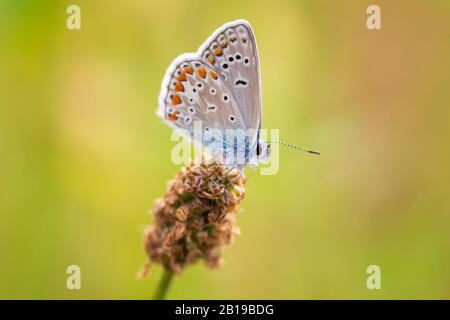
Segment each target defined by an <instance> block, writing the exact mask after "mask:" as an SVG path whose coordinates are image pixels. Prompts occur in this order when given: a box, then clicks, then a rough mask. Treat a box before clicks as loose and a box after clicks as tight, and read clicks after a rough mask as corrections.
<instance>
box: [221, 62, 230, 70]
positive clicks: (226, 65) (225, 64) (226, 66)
mask: <svg viewBox="0 0 450 320" xmlns="http://www.w3.org/2000/svg"><path fill="white" fill-rule="evenodd" d="M228 67H229V66H228V63H226V62H225V63H223V64H222V68H223V69H224V70H227V69H228Z"/></svg>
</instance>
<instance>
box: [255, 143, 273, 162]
mask: <svg viewBox="0 0 450 320" xmlns="http://www.w3.org/2000/svg"><path fill="white" fill-rule="evenodd" d="M256 156H257V157H258V159H259V161H266V160H267V159H268V158H269V157H270V143H268V142H264V141H259V142H258V144H257V145H256Z"/></svg>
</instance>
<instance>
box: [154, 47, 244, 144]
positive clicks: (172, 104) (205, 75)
mask: <svg viewBox="0 0 450 320" xmlns="http://www.w3.org/2000/svg"><path fill="white" fill-rule="evenodd" d="M157 113H158V115H159V116H160V117H161V118H163V119H164V120H165V122H167V123H168V124H169V125H170V126H171V127H172V128H181V129H185V130H187V132H188V133H189V135H190V137H191V138H192V139H193V140H194V142H199V143H202V144H204V143H205V141H204V139H205V138H210V137H211V134H213V133H214V134H217V133H218V134H220V135H224V134H225V131H226V129H239V128H244V126H245V124H244V119H243V117H242V115H241V112H240V111H239V108H238V104H237V101H236V99H235V97H234V95H233V93H232V91H231V90H230V88H229V87H228V85H227V83H226V82H225V81H224V79H223V78H222V77H221V76H220V74H219V72H218V71H217V70H216V69H215V68H214V67H213V66H212V65H211V64H210V63H209V62H208V61H207V60H205V59H203V58H201V57H199V56H198V55H196V54H183V55H181V56H179V57H178V58H176V59H175V60H174V61H173V62H172V64H171V66H170V67H169V69H168V70H167V72H166V76H165V77H164V80H163V83H162V88H161V94H160V97H159V107H158V112H157ZM199 121H201V124H202V130H203V132H202V134H201V135H200V136H198V135H197V134H194V133H195V132H194V128H195V123H196V122H197V123H198V122H199ZM208 134H209V135H208ZM210 146H211V145H210ZM212 147H213V149H215V150H213V151H214V152H223V151H224V148H223V145H222V143H219V144H217V145H214V144H212Z"/></svg>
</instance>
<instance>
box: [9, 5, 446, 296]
mask: <svg viewBox="0 0 450 320" xmlns="http://www.w3.org/2000/svg"><path fill="white" fill-rule="evenodd" d="M372 3H376V4H378V5H380V7H381V12H382V16H381V18H382V28H383V29H382V30H380V31H369V30H368V29H367V28H366V18H367V14H366V8H367V6H368V5H369V4H372ZM71 4H77V5H79V6H80V8H81V30H68V29H67V28H66V19H67V17H68V14H67V13H66V8H67V6H69V5H71ZM449 14H450V2H449V1H444V0H441V1H438V0H434V1H426V2H425V1H419V0H416V1H407V0H402V1H401V0H398V1H381V0H378V1H364V0H354V1H351V0H345V1H332V0H328V1H324V0H310V1H294V0H292V1H273V0H272V1H267V0H261V1H237V0H235V1H231V0H230V1H221V2H219V1H195V0H193V1H170V2H169V1H167V2H163V1H148V0H132V1H130V0H127V1H124V0H122V1H114V2H112V1H106V0H101V1H87V0H85V1H33V0H29V1H24V0H16V1H6V0H1V1H0V153H1V156H0V298H11V299H18V298H25V299H82V298H87V299H99V298H112V299H118V298H126V299H128V298H134V299H147V298H149V297H151V296H152V293H153V291H154V289H155V287H156V285H157V282H158V280H159V278H160V275H161V271H162V270H161V268H160V267H159V266H155V265H154V266H153V268H152V274H151V276H150V277H149V278H147V279H145V280H143V281H138V280H136V279H135V274H136V272H137V271H138V270H139V268H140V267H141V266H142V264H143V263H144V262H145V260H146V255H145V253H144V249H143V244H142V231H143V229H144V228H145V225H147V224H148V223H150V222H151V217H150V216H149V215H147V213H148V210H149V209H151V208H152V206H153V202H154V200H155V199H156V198H158V197H161V196H162V195H163V194H164V191H165V186H166V182H167V181H168V180H169V179H170V178H171V177H173V175H174V174H175V173H176V172H177V170H178V169H179V166H175V165H173V164H172V163H171V160H170V151H171V148H172V146H173V145H174V142H171V141H170V134H171V130H170V129H169V128H168V127H167V126H166V125H165V124H164V123H163V122H162V121H161V120H160V119H159V118H157V116H156V115H155V110H156V107H157V97H158V94H159V89H160V83H161V80H162V77H163V75H164V72H165V69H166V68H167V66H168V65H169V64H170V62H171V61H172V59H173V58H175V57H176V56H177V55H178V54H180V53H182V52H186V51H195V50H196V49H197V48H198V46H199V45H200V44H201V43H202V42H203V41H204V40H205V39H206V37H208V36H209V35H210V34H211V33H212V32H213V31H214V30H215V29H216V28H217V27H219V26H220V25H222V24H223V23H224V22H226V21H229V20H233V19H237V18H245V19H247V20H249V21H250V23H251V24H252V26H253V28H254V31H255V33H256V37H257V41H258V46H259V53H260V60H261V72H262V85H263V104H264V111H263V114H264V123H263V126H264V127H265V128H280V130H281V131H280V133H281V139H282V140H285V141H288V142H291V143H297V144H301V145H305V146H307V147H312V148H316V149H319V150H321V151H322V152H323V156H321V157H313V156H309V155H307V154H302V153H298V152H296V151H295V150H291V149H287V148H284V149H280V152H281V155H280V156H281V166H280V171H279V173H278V174H277V175H274V176H261V175H259V174H256V175H254V176H253V177H252V178H251V179H250V180H249V182H248V184H247V195H246V198H245V200H244V201H243V203H242V212H241V213H240V214H239V216H238V218H239V221H238V222H239V226H240V228H241V231H242V234H241V235H240V236H239V237H238V238H237V240H236V242H235V244H234V245H233V246H232V247H229V248H226V249H225V250H224V256H225V265H224V266H223V267H222V268H221V269H219V270H210V269H208V268H206V267H205V266H204V265H203V263H199V264H197V265H195V266H193V267H190V268H188V269H187V270H186V271H185V272H184V273H183V274H182V275H181V276H180V277H178V278H176V279H175V281H174V283H173V287H172V288H171V291H170V293H169V298H177V299H178V298H187V299H189V298H193V299H198V298H206V299H208V298H211V299H222V298H223V299H244V298H255V299H266V298H270V299H306V298H309V299H322V298H330V299H335V298H341V299H350V298H368V299H380V298H389V299H390V298H399V299H404V298H426V299H428V298H450V233H449V225H450V199H449V190H450V170H449V169H450V150H449V148H448V141H449V138H450V128H449V127H450V122H449V120H450V92H449V83H450V72H449V71H450V60H449V57H450V42H449V39H450V20H449V18H448V17H449ZM71 264H76V265H79V266H80V267H81V272H82V274H81V275H82V289H81V290H79V291H77V290H74V291H70V290H67V289H66V278H67V274H66V268H67V266H68V265H71ZM371 264H376V265H379V266H380V267H381V272H382V276H381V285H382V289H381V290H368V289H367V288H366V279H367V274H366V268H367V266H368V265H371Z"/></svg>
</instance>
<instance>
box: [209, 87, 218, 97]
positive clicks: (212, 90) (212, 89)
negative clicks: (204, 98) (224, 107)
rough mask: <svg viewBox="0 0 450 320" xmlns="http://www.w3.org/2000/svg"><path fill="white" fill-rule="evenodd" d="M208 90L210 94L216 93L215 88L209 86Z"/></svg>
mask: <svg viewBox="0 0 450 320" xmlns="http://www.w3.org/2000/svg"><path fill="white" fill-rule="evenodd" d="M209 92H211V94H212V95H213V96H215V95H216V89H214V88H211V89H210V90H209Z"/></svg>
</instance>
